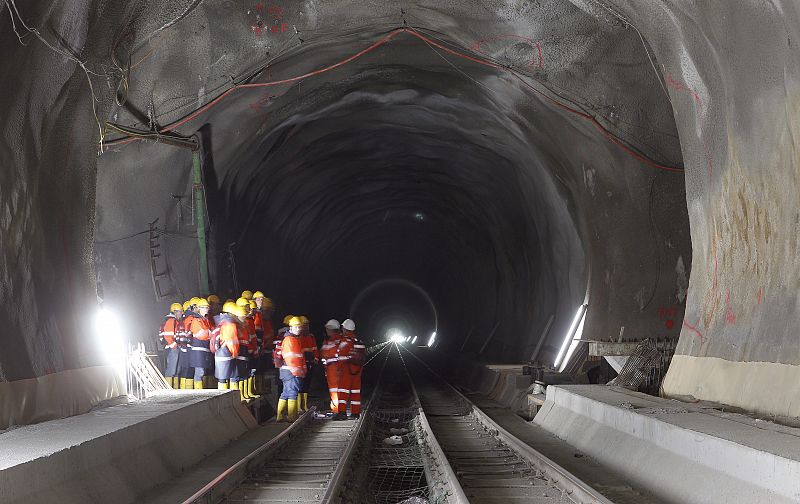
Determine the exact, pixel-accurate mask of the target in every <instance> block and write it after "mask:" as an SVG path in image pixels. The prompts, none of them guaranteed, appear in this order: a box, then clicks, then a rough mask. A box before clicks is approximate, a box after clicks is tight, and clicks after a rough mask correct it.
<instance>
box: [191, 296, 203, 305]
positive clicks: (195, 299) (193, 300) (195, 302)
mask: <svg viewBox="0 0 800 504" xmlns="http://www.w3.org/2000/svg"><path fill="white" fill-rule="evenodd" d="M200 299H201V298H199V297H197V296H195V297H193V298H192V299H190V300H189V302H190V303H192V304H193V305H196V304H197V303H199V302H200Z"/></svg>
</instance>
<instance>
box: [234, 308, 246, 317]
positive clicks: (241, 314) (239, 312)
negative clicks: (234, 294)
mask: <svg viewBox="0 0 800 504" xmlns="http://www.w3.org/2000/svg"><path fill="white" fill-rule="evenodd" d="M231 313H232V314H234V315H236V316H237V317H244V316H246V315H247V312H246V311H245V310H244V306H239V305H236V306H234V307H233V311H232V312H231Z"/></svg>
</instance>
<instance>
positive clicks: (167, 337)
mask: <svg viewBox="0 0 800 504" xmlns="http://www.w3.org/2000/svg"><path fill="white" fill-rule="evenodd" d="M181 317H183V306H182V305H181V304H180V303H172V304H171V305H170V307H169V313H167V316H166V317H164V323H163V324H161V327H160V328H159V330H158V337H159V340H160V341H161V344H162V345H164V360H165V365H164V377H165V378H166V379H167V383H168V384H169V386H170V387H172V388H174V389H176V388H180V386H181V383H180V377H179V376H177V371H178V343H177V342H176V341H175V335H176V334H177V333H178V332H179V331H180V326H181Z"/></svg>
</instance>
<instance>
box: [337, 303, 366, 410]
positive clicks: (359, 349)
mask: <svg viewBox="0 0 800 504" xmlns="http://www.w3.org/2000/svg"><path fill="white" fill-rule="evenodd" d="M342 328H343V329H344V332H343V338H344V339H345V340H348V341H349V342H350V358H349V359H347V372H348V373H349V380H348V381H349V396H350V415H351V417H352V418H358V417H359V416H361V372H362V371H363V369H364V360H365V357H366V353H367V347H366V346H365V345H364V344H363V343H362V342H361V341H359V340H358V337H357V336H356V332H355V331H356V323H355V322H353V320H351V319H347V320H345V321H344V322H342Z"/></svg>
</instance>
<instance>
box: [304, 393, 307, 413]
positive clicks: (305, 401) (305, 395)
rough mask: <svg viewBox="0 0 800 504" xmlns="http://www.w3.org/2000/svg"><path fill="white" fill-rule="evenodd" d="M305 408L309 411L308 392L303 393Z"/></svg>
mask: <svg viewBox="0 0 800 504" xmlns="http://www.w3.org/2000/svg"><path fill="white" fill-rule="evenodd" d="M303 409H304V410H306V411H308V392H305V393H304V394H303Z"/></svg>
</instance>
